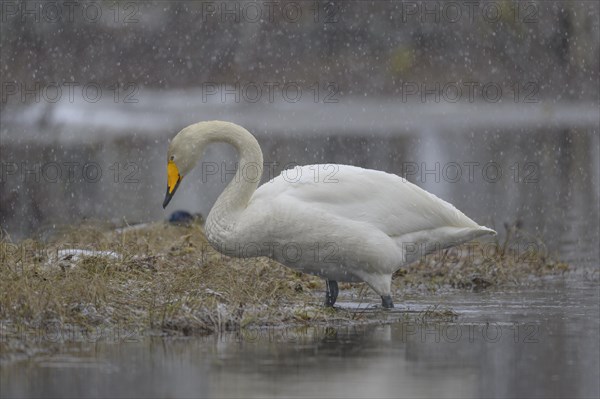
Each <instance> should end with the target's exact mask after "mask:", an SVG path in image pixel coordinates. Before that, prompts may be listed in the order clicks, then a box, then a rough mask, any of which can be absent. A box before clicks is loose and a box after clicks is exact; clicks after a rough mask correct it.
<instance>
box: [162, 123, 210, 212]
mask: <svg viewBox="0 0 600 399" xmlns="http://www.w3.org/2000/svg"><path fill="white" fill-rule="evenodd" d="M200 127H201V126H200V124H196V125H191V126H188V127H186V128H185V129H183V130H182V131H180V132H179V133H177V135H176V136H175V137H174V138H173V140H171V143H170V144H169V150H168V152H167V194H166V195H165V201H164V202H163V208H165V207H166V206H167V205H168V204H169V202H170V201H171V198H173V194H175V191H176V190H177V187H179V183H181V179H183V177H184V176H186V175H187V174H188V173H189V172H190V171H191V170H192V169H194V167H195V166H196V164H197V163H198V160H199V159H200V156H201V155H202V152H203V150H204V145H205V140H202V138H203V135H202V132H201V129H200Z"/></svg>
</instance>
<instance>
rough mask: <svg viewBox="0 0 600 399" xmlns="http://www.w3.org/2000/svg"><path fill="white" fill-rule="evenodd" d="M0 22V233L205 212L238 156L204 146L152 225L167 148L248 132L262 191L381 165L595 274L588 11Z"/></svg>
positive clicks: (423, 6) (138, 7) (99, 6)
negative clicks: (279, 177) (335, 170)
mask: <svg viewBox="0 0 600 399" xmlns="http://www.w3.org/2000/svg"><path fill="white" fill-rule="evenodd" d="M1 6H2V9H1V10H0V11H1V28H0V33H1V48H0V71H1V72H0V73H1V75H2V78H1V85H2V87H1V90H2V92H1V96H2V101H1V104H0V107H1V108H0V109H1V114H2V115H1V121H0V122H1V125H0V133H1V139H0V151H1V166H2V170H1V176H0V196H1V204H0V224H1V227H2V229H3V230H4V232H5V233H7V234H9V235H10V236H11V237H12V238H13V239H16V240H18V239H22V238H25V237H29V236H32V235H39V236H41V237H42V238H43V237H46V236H48V235H49V234H51V233H52V231H54V229H56V228H57V227H59V226H61V225H64V224H73V223H79V222H81V221H83V220H101V221H108V222H110V223H111V224H114V225H115V226H121V225H125V224H134V223H142V222H149V221H155V220H161V219H164V218H165V217H167V215H168V213H169V212H170V211H173V210H176V209H183V210H187V211H190V212H200V213H202V214H203V215H207V214H208V212H209V210H210V207H211V206H212V204H213V203H214V201H215V199H216V197H217V196H218V194H219V193H220V192H221V190H222V189H223V187H224V185H225V184H226V183H227V181H228V179H230V178H231V177H232V175H233V173H232V170H234V168H235V162H236V157H235V154H234V153H233V151H232V150H231V149H230V148H229V147H227V146H224V145H215V146H214V147H213V148H210V149H209V151H208V152H207V154H206V156H205V158H204V164H203V165H216V166H217V169H216V170H217V172H216V173H213V171H214V170H215V169H214V168H213V167H212V166H211V167H206V168H205V167H200V168H198V169H196V171H195V172H194V173H193V175H192V176H188V177H186V179H185V180H184V181H183V183H182V185H181V187H180V189H179V191H178V193H177V195H176V196H175V198H174V200H173V202H172V203H171V205H170V207H169V208H168V210H167V211H163V209H162V207H161V203H162V200H163V197H164V191H165V188H166V172H165V167H166V149H167V146H168V140H169V139H170V138H171V137H173V136H174V135H175V134H176V133H177V132H178V131H179V130H180V129H182V128H183V127H185V126H187V125H188V124H191V123H194V122H197V121H201V120H211V119H222V120H228V121H232V122H236V123H239V124H241V125H243V126H244V127H246V128H247V129H248V130H250V131H251V132H252V133H253V134H255V135H256V136H257V138H258V140H259V142H260V144H261V146H262V148H263V151H264V158H265V162H267V163H268V165H269V166H268V167H267V168H266V169H265V175H264V178H263V180H265V181H266V180H268V178H269V177H272V175H273V174H275V173H278V172H279V171H281V170H283V169H287V168H291V167H293V166H294V165H296V164H306V163H317V162H318V163H347V164H353V165H358V166H362V167H367V168H373V169H380V170H384V171H387V172H390V173H395V174H398V175H401V176H404V177H406V178H407V179H409V180H410V181H412V182H415V183H416V184H418V185H419V186H421V187H423V188H425V189H427V190H428V191H430V192H432V193H435V194H436V195H438V196H440V197H441V198H443V199H445V200H447V201H449V202H451V203H453V204H455V205H456V206H457V207H458V208H459V209H461V210H462V211H464V212H465V213H466V214H467V215H469V216H470V217H472V218H473V219H474V220H476V221H477V222H478V223H480V224H485V225H488V226H491V227H494V228H496V229H497V230H499V232H500V233H501V234H502V233H503V227H502V226H503V224H504V223H513V222H515V221H521V222H522V223H523V228H524V229H525V230H527V231H528V232H530V233H531V234H532V235H533V236H535V237H537V238H540V239H542V240H543V241H544V242H545V243H546V245H547V250H548V251H549V252H552V253H558V254H559V255H560V256H561V257H562V258H563V259H565V260H567V261H571V262H574V263H576V264H581V265H584V264H597V260H598V247H597V243H598V240H599V232H598V217H599V213H598V202H599V183H598V182H599V164H600V158H599V139H598V137H599V115H598V106H599V104H598V90H599V80H598V74H599V72H598V71H599V69H600V65H599V58H600V45H599V37H600V35H599V33H600V32H599V31H600V29H599V21H598V15H599V7H600V6H599V3H597V2H591V1H583V2H572V1H568V2H567V1H565V2H553V1H543V2H542V1H522V2H510V1H496V2H450V3H446V2H403V1H373V2H368V1H345V2H341V1H339V2H331V1H327V2H321V1H276V2H243V1H242V2H226V1H223V2H221V1H215V2H211V1H208V2H192V1H189V2H166V1H162V2H161V1H159V2H131V1H116V2H110V3H104V2H102V3H100V2H85V1H84V2H77V3H68V2H67V3H61V2H33V1H31V2H11V1H3V2H2V4H1ZM208 171H211V172H210V173H208Z"/></svg>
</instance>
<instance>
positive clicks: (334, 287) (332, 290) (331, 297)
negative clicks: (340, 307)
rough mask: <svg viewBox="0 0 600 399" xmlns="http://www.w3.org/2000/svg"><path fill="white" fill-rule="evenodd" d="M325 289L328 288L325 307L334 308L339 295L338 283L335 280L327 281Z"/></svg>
mask: <svg viewBox="0 0 600 399" xmlns="http://www.w3.org/2000/svg"><path fill="white" fill-rule="evenodd" d="M325 287H326V288H327V292H326V293H325V306H327V307H330V308H332V307H333V305H334V304H335V301H336V300H337V296H338V293H339V289H338V283H337V281H334V280H325Z"/></svg>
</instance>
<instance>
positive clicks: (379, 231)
mask: <svg viewBox="0 0 600 399" xmlns="http://www.w3.org/2000/svg"><path fill="white" fill-rule="evenodd" d="M214 142H226V143H229V144H231V145H232V146H233V147H235V149H236V150H237V152H238V154H239V166H238V169H237V171H236V174H235V176H234V177H233V180H232V181H231V182H230V183H229V184H228V185H227V187H226V188H225V190H224V191H223V193H222V194H221V195H220V196H219V198H218V199H217V202H216V203H215V205H214V206H213V208H212V210H211V211H210V213H209V215H208V218H207V219H206V223H205V226H204V228H205V232H206V237H207V239H208V241H209V242H210V244H211V245H212V246H214V247H215V249H217V250H218V251H220V252H222V253H224V254H227V255H230V256H236V257H255V256H268V257H270V258H272V259H274V260H276V261H278V262H280V263H282V264H283V265H285V266H288V267H290V268H293V269H297V270H299V271H302V272H306V273H310V274H314V275H318V276H321V277H323V278H325V279H326V283H327V284H326V286H327V293H326V300H325V304H326V305H327V306H333V304H334V303H335V301H336V298H337V294H338V287H337V281H364V282H366V283H367V284H369V286H371V288H373V290H374V291H375V292H377V293H378V294H379V295H380V296H381V298H382V306H383V307H385V308H391V307H393V303H392V298H391V281H392V274H393V273H394V272H395V271H396V270H398V269H399V268H400V267H401V266H403V265H405V264H407V263H409V262H412V261H414V260H416V259H418V258H419V257H420V256H422V255H424V254H426V253H430V252H432V251H434V250H436V249H440V248H447V247H450V246H454V245H458V244H461V243H464V242H466V241H469V240H472V239H474V238H476V237H479V236H482V235H485V234H495V231H494V230H491V229H489V228H487V227H483V226H479V225H478V224H477V223H475V222H474V221H472V220H471V219H469V218H468V217H467V216H465V215H464V214H463V213H462V212H460V211H459V210H458V209H456V208H455V207H454V206H452V205H451V204H449V203H447V202H445V201H443V200H441V199H439V198H438V197H436V196H435V195H433V194H430V193H428V192H427V191H425V190H423V189H421V188H419V187H417V186H416V185H414V184H412V183H409V182H408V181H406V180H405V179H403V178H401V177H398V176H396V175H392V174H388V173H385V172H380V171H377V170H370V169H362V168H358V167H355V166H348V165H334V164H330V165H308V166H303V167H299V168H297V169H296V170H295V171H293V172H292V171H289V173H287V174H286V173H282V174H281V175H279V176H278V177H276V178H274V179H273V180H271V181H269V182H267V183H265V184H263V185H262V186H260V187H259V188H258V189H257V187H258V183H259V180H260V177H261V176H262V172H263V156H262V151H261V149H260V146H259V144H258V142H257V141H256V139H255V138H254V136H252V134H250V133H249V132H248V131H247V130H246V129H244V128H243V127H241V126H238V125H235V124H233V123H229V122H221V121H211V122H200V123H196V124H194V125H190V126H188V127H186V128H185V129H183V130H182V131H181V132H179V133H178V134H177V135H176V136H175V137H174V138H173V140H172V141H171V144H170V146H169V150H168V163H167V175H168V182H167V184H168V186H167V194H166V197H165V200H164V203H163V208H164V207H166V206H167V204H168V203H169V201H170V200H171V198H172V197H173V194H174V193H175V190H176V189H177V187H178V186H179V183H180V182H181V179H182V178H183V176H185V175H187V174H188V173H189V172H190V171H191V170H192V169H193V168H194V167H195V166H196V164H197V163H198V161H199V159H200V157H201V156H202V154H203V150H204V149H205V147H206V146H207V145H208V144H210V143H214Z"/></svg>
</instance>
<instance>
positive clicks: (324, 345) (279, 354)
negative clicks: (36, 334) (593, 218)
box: [0, 281, 600, 398]
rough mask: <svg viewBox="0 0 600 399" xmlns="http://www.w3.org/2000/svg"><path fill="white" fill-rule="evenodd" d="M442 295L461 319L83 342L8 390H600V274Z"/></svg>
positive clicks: (10, 370) (23, 367)
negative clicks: (597, 278)
mask: <svg viewBox="0 0 600 399" xmlns="http://www.w3.org/2000/svg"><path fill="white" fill-rule="evenodd" d="M440 300H442V301H445V302H447V303H449V304H452V308H453V309H454V310H455V311H456V312H457V313H458V314H459V315H460V317H459V319H458V320H456V321H455V322H453V323H446V322H435V321H430V322H429V323H427V324H422V323H420V322H417V321H416V320H412V319H407V320H406V321H404V322H401V323H397V324H393V325H383V326H367V327H365V326H354V327H331V326H330V327H311V328H306V329H270V330H261V331H247V332H244V333H238V334H230V335H222V336H219V337H217V336H213V337H204V338H190V339H159V338H155V339H146V340H140V341H139V342H133V343H121V344H111V343H96V344H79V345H76V346H73V347H71V348H69V349H64V353H61V354H57V355H53V356H46V357H44V358H38V359H36V360H33V361H26V362H20V363H15V364H11V365H6V366H5V367H3V368H2V372H1V374H0V375H1V382H2V396H3V397H13V396H20V397H33V396H45V397H49V396H52V397H80V396H87V397H105V396H136V397H141V396H150V397H241V396H244V397H245V396H255V397H265V396H271V397H281V396H308V397H324V396H325V397H332V396H333V397H345V398H347V397H488V396H494V397H525V396H527V397H597V396H598V394H599V387H598V381H599V379H598V377H599V375H598V373H599V371H598V370H599V367H600V365H599V343H598V328H599V325H598V323H599V315H598V300H599V297H598V289H597V285H596V284H591V283H575V282H565V281H558V282H551V283H548V284H547V285H546V286H544V287H542V288H530V289H528V290H526V291H525V290H521V291H518V290H515V291H510V292H506V291H505V292H493V291H489V292H483V293H452V294H448V295H447V296H446V297H445V298H442V299H440V297H435V298H431V299H430V301H431V303H432V304H435V303H439V302H440ZM424 302H427V300H425V301H420V303H421V304H423V303H424Z"/></svg>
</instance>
